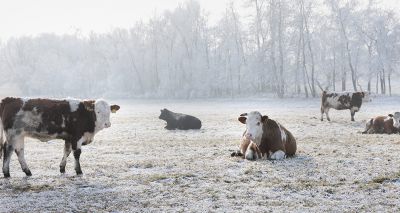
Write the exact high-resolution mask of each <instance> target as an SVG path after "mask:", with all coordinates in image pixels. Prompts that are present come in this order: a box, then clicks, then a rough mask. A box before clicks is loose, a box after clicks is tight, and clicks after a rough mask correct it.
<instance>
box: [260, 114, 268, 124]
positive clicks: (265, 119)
mask: <svg viewBox="0 0 400 213" xmlns="http://www.w3.org/2000/svg"><path fill="white" fill-rule="evenodd" d="M261 121H262V122H263V123H265V122H267V121H268V116H266V115H263V116H262V117H261Z"/></svg>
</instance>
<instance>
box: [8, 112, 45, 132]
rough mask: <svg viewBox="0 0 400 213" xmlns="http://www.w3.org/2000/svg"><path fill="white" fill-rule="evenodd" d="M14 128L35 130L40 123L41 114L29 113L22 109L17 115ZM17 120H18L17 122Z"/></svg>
mask: <svg viewBox="0 0 400 213" xmlns="http://www.w3.org/2000/svg"><path fill="white" fill-rule="evenodd" d="M16 119H17V120H16V122H14V125H17V126H15V128H37V127H39V125H40V124H41V123H42V114H38V113H34V112H31V111H23V110H22V109H21V110H20V111H19V112H18V113H17V118H16ZM18 119H20V120H19V121H18Z"/></svg>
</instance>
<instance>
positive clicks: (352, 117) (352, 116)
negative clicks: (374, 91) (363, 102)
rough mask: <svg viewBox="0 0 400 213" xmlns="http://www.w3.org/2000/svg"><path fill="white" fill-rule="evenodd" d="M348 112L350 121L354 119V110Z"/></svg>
mask: <svg viewBox="0 0 400 213" xmlns="http://www.w3.org/2000/svg"><path fill="white" fill-rule="evenodd" d="M350 114H351V121H354V115H355V114H356V112H355V111H353V110H350Z"/></svg>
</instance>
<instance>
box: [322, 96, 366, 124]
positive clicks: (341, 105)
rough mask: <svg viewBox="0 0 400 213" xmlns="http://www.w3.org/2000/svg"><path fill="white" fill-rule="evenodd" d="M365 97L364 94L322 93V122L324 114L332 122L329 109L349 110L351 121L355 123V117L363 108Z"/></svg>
mask: <svg viewBox="0 0 400 213" xmlns="http://www.w3.org/2000/svg"><path fill="white" fill-rule="evenodd" d="M364 97H365V93H364V92H327V91H323V92H322V101H321V121H323V120H324V113H325V114H326V119H327V120H328V121H330V120H331V119H330V118H329V114H328V113H329V109H330V108H334V109H336V110H345V109H349V110H350V114H351V121H354V115H355V114H356V112H358V111H359V110H360V108H361V104H362V100H363V98H364Z"/></svg>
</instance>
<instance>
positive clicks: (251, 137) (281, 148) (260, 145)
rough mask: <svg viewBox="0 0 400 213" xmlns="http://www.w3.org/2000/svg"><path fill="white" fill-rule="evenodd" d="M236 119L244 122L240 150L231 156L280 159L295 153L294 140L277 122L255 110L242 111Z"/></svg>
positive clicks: (253, 158)
mask: <svg viewBox="0 0 400 213" xmlns="http://www.w3.org/2000/svg"><path fill="white" fill-rule="evenodd" d="M238 120H239V121H240V122H241V123H243V124H246V131H245V132H244V134H243V138H242V142H241V145H240V151H239V152H238V153H232V156H236V155H239V156H243V155H244V157H245V158H246V159H248V160H255V159H258V158H262V157H264V156H266V157H267V158H268V159H271V160H280V159H283V158H285V157H286V156H293V155H294V154H295V153H296V149H297V144H296V140H295V138H294V137H293V135H292V133H290V132H289V131H288V130H287V129H286V128H285V127H283V126H282V125H281V124H279V123H278V122H276V121H274V120H272V119H269V118H268V116H266V115H264V116H263V115H261V113H259V112H257V111H253V112H250V113H243V114H241V115H240V117H239V118H238Z"/></svg>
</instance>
